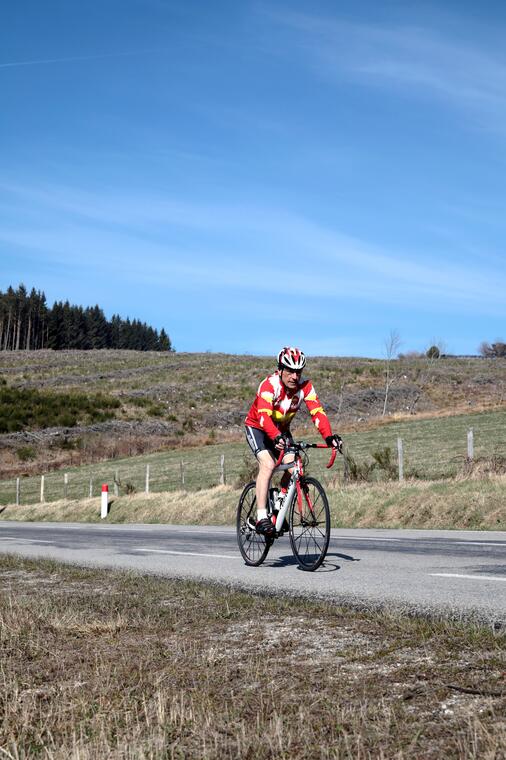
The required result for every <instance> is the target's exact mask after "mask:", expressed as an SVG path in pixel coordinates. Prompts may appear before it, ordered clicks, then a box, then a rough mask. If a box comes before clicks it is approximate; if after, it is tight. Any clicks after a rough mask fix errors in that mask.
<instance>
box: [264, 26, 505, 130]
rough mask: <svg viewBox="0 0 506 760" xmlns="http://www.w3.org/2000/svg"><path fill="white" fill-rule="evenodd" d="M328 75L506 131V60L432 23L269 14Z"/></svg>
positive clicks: (500, 54)
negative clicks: (429, 101) (426, 101)
mask: <svg viewBox="0 0 506 760" xmlns="http://www.w3.org/2000/svg"><path fill="white" fill-rule="evenodd" d="M271 18H273V19H274V20H275V21H277V23H278V24H279V25H281V26H282V27H283V28H284V29H285V30H290V31H291V32H292V34H293V41H294V43H295V44H297V46H298V48H299V50H300V51H302V53H303V54H304V56H305V59H306V60H307V61H308V62H309V63H310V64H311V65H312V66H313V67H314V68H315V69H316V70H317V71H318V73H319V74H320V75H321V76H322V77H325V78H327V79H329V78H330V79H334V80H335V81H338V80H339V81H343V80H344V79H346V78H353V79H355V80H359V81H361V82H362V83H364V84H368V85H374V86H389V87H395V88H402V89H404V90H405V91H406V93H409V95H410V96H414V95H416V94H418V95H420V94H425V95H431V96H433V97H437V98H438V99H439V100H441V101H443V102H445V103H447V104H449V105H452V106H454V107H459V108H462V109H466V110H468V111H471V112H472V114H473V117H474V118H475V119H478V118H480V119H481V122H482V124H483V125H485V124H488V125H489V126H495V127H501V128H502V130H504V129H505V128H506V124H505V117H506V58H505V55H504V52H503V50H499V49H497V50H495V51H494V50H493V49H490V48H485V47H484V46H483V47H480V46H478V45H476V44H469V43H465V42H463V41H459V40H458V37H457V36H452V34H451V32H447V33H446V34H445V33H444V32H443V31H442V30H440V29H436V28H432V27H430V26H427V25H424V26H422V25H419V26H417V25H396V26H393V25H390V26H387V25H379V24H378V25H375V26H373V25H370V24H365V23H364V24H360V23H350V22H345V21H341V20H339V19H336V18H330V19H329V18H322V17H318V16H312V15H311V16H310V15H307V14H301V13H292V12H276V13H275V14H271ZM491 122H493V123H491Z"/></svg>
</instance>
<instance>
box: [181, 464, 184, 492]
mask: <svg viewBox="0 0 506 760" xmlns="http://www.w3.org/2000/svg"><path fill="white" fill-rule="evenodd" d="M180 466H181V485H182V487H183V488H184V463H183V460H182V459H181V463H180Z"/></svg>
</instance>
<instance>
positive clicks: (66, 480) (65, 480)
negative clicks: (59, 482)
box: [63, 472, 69, 501]
mask: <svg viewBox="0 0 506 760" xmlns="http://www.w3.org/2000/svg"><path fill="white" fill-rule="evenodd" d="M68 486H69V474H68V472H66V473H65V474H64V475H63V498H64V499H65V501H66V500H67V493H68Z"/></svg>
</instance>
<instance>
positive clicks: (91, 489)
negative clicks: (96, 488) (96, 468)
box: [89, 475, 93, 499]
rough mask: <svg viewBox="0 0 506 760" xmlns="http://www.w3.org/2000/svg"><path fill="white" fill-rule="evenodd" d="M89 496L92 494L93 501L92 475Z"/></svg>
mask: <svg viewBox="0 0 506 760" xmlns="http://www.w3.org/2000/svg"><path fill="white" fill-rule="evenodd" d="M89 494H90V499H91V498H92V497H93V478H92V477H91V475H90V491H89Z"/></svg>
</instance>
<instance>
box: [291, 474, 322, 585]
mask: <svg viewBox="0 0 506 760" xmlns="http://www.w3.org/2000/svg"><path fill="white" fill-rule="evenodd" d="M300 485H301V503H299V500H298V499H297V498H294V500H293V503H292V506H291V508H290V518H289V527H290V543H291V545H292V551H293V554H294V557H295V559H296V560H297V562H298V563H299V567H300V568H301V570H316V569H317V568H318V567H320V565H321V563H322V562H323V560H324V559H325V555H326V554H327V549H328V547H329V540H330V509H329V502H328V500H327V495H326V493H325V491H324V489H323V486H322V484H321V483H319V482H318V481H317V480H316V479H315V478H305V477H304V478H301V481H300Z"/></svg>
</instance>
